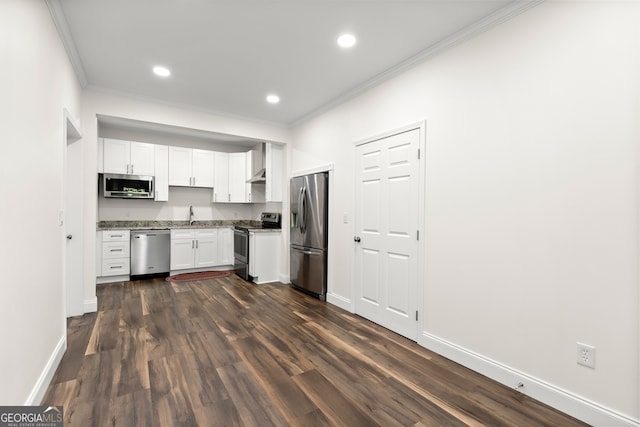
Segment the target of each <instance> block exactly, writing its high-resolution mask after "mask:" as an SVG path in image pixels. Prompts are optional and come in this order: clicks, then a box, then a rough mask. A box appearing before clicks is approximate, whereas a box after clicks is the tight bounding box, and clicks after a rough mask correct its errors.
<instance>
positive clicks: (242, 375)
mask: <svg viewBox="0 0 640 427" xmlns="http://www.w3.org/2000/svg"><path fill="white" fill-rule="evenodd" d="M218 374H219V375H220V378H222V382H223V383H224V385H225V387H226V389H227V391H228V392H229V395H230V396H231V399H232V401H233V404H234V405H235V407H236V409H237V410H238V413H239V415H240V419H241V420H242V423H243V425H245V426H247V427H254V426H255V427H262V426H286V425H287V422H286V419H285V417H284V416H283V415H282V414H281V413H280V412H279V410H278V408H277V407H276V406H275V405H273V403H272V401H271V399H270V397H269V396H268V394H267V392H266V391H265V390H264V389H263V388H262V387H261V386H260V384H259V382H258V381H257V380H256V379H255V378H254V377H253V375H252V374H251V373H250V371H249V369H248V368H247V366H246V365H245V363H244V362H238V363H236V364H233V365H231V366H224V367H221V368H219V369H218Z"/></svg>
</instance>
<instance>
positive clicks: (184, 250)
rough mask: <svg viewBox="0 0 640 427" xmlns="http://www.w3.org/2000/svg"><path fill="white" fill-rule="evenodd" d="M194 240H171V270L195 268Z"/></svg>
mask: <svg viewBox="0 0 640 427" xmlns="http://www.w3.org/2000/svg"><path fill="white" fill-rule="evenodd" d="M194 253H195V240H194V239H173V238H172V239H171V270H183V269H185V268H193V266H194V262H193V261H194Z"/></svg>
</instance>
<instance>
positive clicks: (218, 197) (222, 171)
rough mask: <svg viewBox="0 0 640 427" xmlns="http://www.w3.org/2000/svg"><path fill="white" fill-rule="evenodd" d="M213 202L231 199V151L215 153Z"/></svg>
mask: <svg viewBox="0 0 640 427" xmlns="http://www.w3.org/2000/svg"><path fill="white" fill-rule="evenodd" d="M213 164H214V166H213V170H214V182H213V200H212V201H213V202H214V203H224V202H228V201H229V153H218V152H216V153H214V162H213Z"/></svg>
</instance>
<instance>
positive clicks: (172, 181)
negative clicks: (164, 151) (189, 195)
mask: <svg viewBox="0 0 640 427" xmlns="http://www.w3.org/2000/svg"><path fill="white" fill-rule="evenodd" d="M192 151H193V150H192V149H191V148H183V147H169V185H180V186H183V187H189V186H191V182H192V174H191V169H192V167H191V163H192V160H191V157H192Z"/></svg>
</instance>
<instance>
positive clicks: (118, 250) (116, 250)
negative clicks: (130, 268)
mask: <svg viewBox="0 0 640 427" xmlns="http://www.w3.org/2000/svg"><path fill="white" fill-rule="evenodd" d="M109 251H110V252H122V248H120V249H109Z"/></svg>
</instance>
